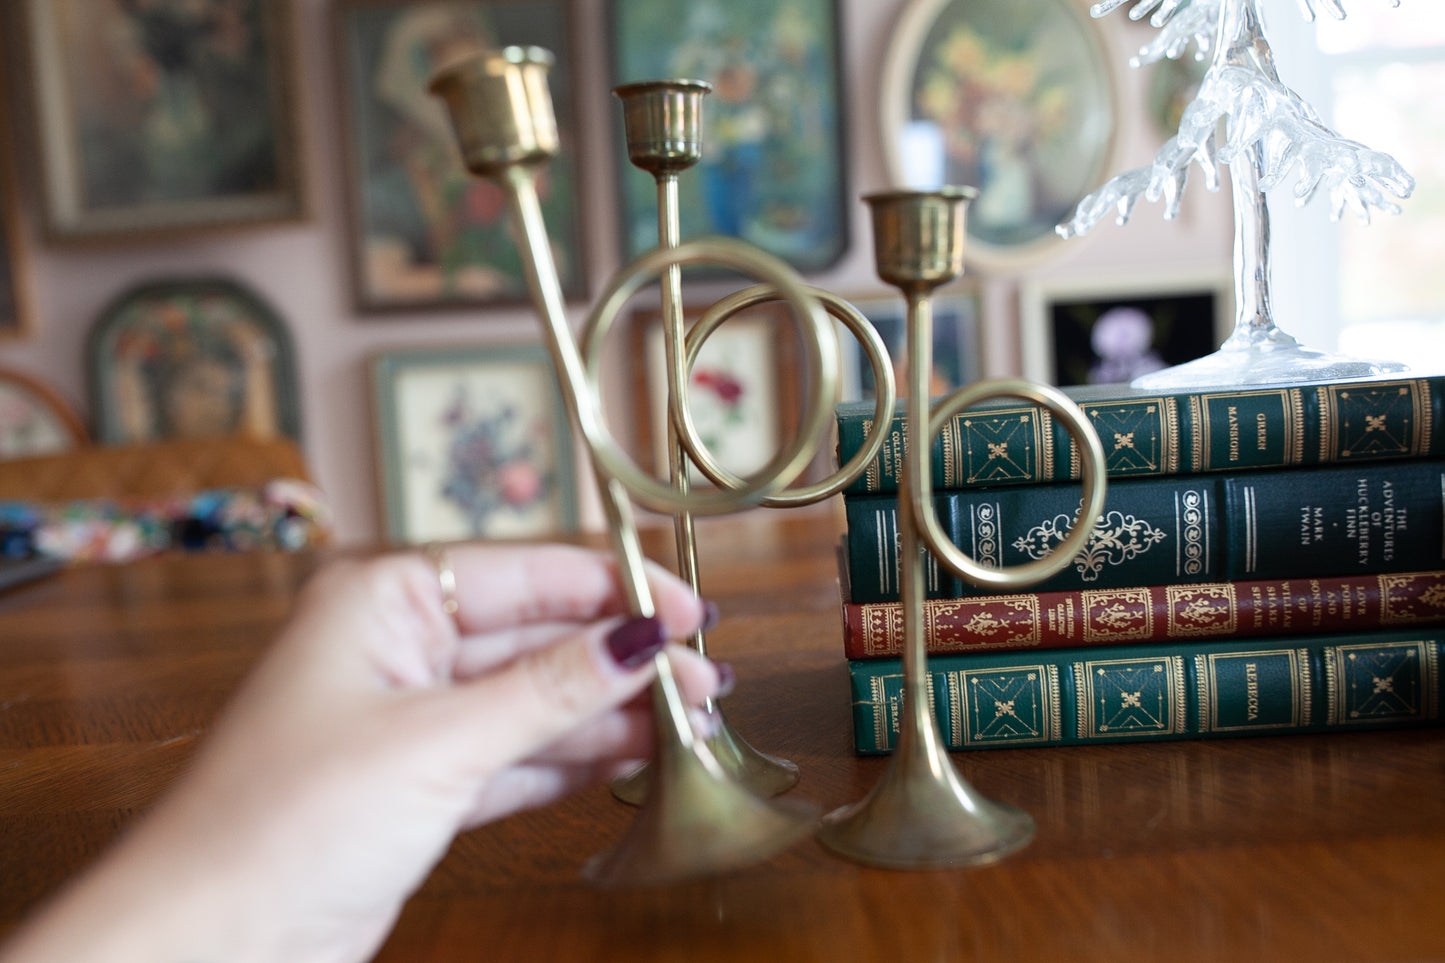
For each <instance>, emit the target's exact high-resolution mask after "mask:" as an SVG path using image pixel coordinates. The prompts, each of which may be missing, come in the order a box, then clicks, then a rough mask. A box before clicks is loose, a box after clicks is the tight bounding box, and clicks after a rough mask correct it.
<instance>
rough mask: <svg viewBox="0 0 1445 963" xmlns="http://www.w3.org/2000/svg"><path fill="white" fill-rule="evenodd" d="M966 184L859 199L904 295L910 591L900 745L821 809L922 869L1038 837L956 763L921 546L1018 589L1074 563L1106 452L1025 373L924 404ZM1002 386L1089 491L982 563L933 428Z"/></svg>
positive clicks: (852, 839) (877, 861)
mask: <svg viewBox="0 0 1445 963" xmlns="http://www.w3.org/2000/svg"><path fill="white" fill-rule="evenodd" d="M974 195H975V192H974V191H973V190H972V189H969V188H944V189H942V190H939V191H932V192H915V191H893V192H887V193H881V194H873V195H870V196H868V197H866V198H864V199H865V200H866V201H867V202H868V203H869V205H870V206H871V207H872V214H873V233H874V248H875V255H876V260H877V264H878V275H879V276H880V277H881V278H882V279H883V280H884V281H886V282H888V283H889V284H892V285H894V286H896V287H898V288H899V289H900V290H902V292H903V294H904V297H905V298H906V299H907V302H908V330H907V344H908V401H907V419H908V427H907V458H906V461H905V465H904V470H903V478H902V480H901V482H902V483H901V485H900V489H901V490H900V492H899V498H898V529H899V531H900V532H901V533H902V546H901V548H900V550H899V553H898V554H899V567H900V570H901V571H900V582H899V584H900V593H901V598H902V602H903V618H904V651H903V677H904V690H903V713H902V717H901V720H900V732H899V737H898V742H897V745H896V746H895V748H894V752H893V755H892V757H891V758H890V759H889V764H888V768H887V770H886V771H885V772H884V775H883V777H882V779H880V780H879V782H878V783H877V784H876V785H875V786H874V787H873V789H872V790H871V791H870V792H869V793H868V795H867V796H865V797H864V798H863V799H862V800H861V801H859V802H857V803H854V804H852V805H849V806H844V807H842V808H840V809H837V810H834V811H833V812H831V813H829V814H828V815H827V816H825V817H824V821H823V826H822V828H821V830H820V831H819V839H820V841H821V842H822V843H823V844H824V845H825V846H827V847H828V848H830V849H832V850H834V851H835V852H837V853H839V854H840V855H843V856H847V857H849V858H851V859H855V860H857V861H859V862H862V863H867V864H870V865H874V866H884V867H891V868H897V869H926V868H933V867H942V866H958V865H969V864H975V863H986V862H990V861H992V860H996V859H1000V858H1002V857H1003V856H1005V855H1007V854H1008V853H1010V852H1013V851H1014V850H1016V849H1019V848H1020V847H1022V846H1024V845H1026V844H1027V843H1028V842H1029V840H1030V839H1032V838H1033V832H1034V822H1033V819H1032V818H1031V817H1030V816H1029V815H1028V813H1026V812H1024V811H1023V810H1021V809H1018V808H1016V807H1014V806H1011V805H1008V804H1005V803H999V802H994V801H992V800H990V799H987V798H985V797H983V796H982V795H980V794H979V793H978V791H977V790H975V789H974V788H973V787H972V786H971V785H969V783H968V781H967V780H966V779H964V778H963V776H962V775H961V774H960V773H959V772H958V769H957V768H956V767H955V766H954V765H953V761H952V760H951V759H950V758H949V756H948V753H947V752H946V751H945V749H944V746H943V740H942V737H941V736H940V734H939V731H938V725H937V723H936V722H935V721H934V718H933V716H932V714H931V713H930V711H929V694H928V674H927V667H926V658H927V656H926V654H925V651H924V638H923V618H922V614H923V594H924V588H923V584H924V581H923V579H924V576H923V556H922V554H921V551H922V548H923V547H924V546H927V548H928V549H931V550H932V551H933V553H934V554H935V555H936V556H937V557H938V558H939V560H940V561H941V562H942V563H944V564H946V565H948V566H949V567H950V568H952V569H953V570H954V571H955V572H957V573H958V574H959V575H960V576H961V577H963V578H965V579H968V580H969V581H970V582H972V583H974V584H976V585H986V586H990V587H993V588H1019V587H1023V586H1026V585H1029V584H1032V583H1034V582H1037V581H1039V580H1041V579H1044V578H1047V577H1048V576H1050V575H1052V574H1054V573H1055V572H1057V571H1059V570H1060V569H1062V568H1064V567H1065V566H1066V565H1068V564H1069V563H1070V562H1071V561H1072V560H1073V558H1074V556H1075V555H1077V554H1078V552H1079V550H1080V549H1081V548H1082V547H1083V546H1084V544H1085V543H1086V542H1087V540H1088V538H1089V536H1090V535H1091V533H1092V531H1093V520H1094V519H1095V518H1097V517H1098V516H1099V514H1100V512H1101V511H1102V510H1103V506H1104V489H1105V481H1104V451H1103V446H1102V445H1100V443H1099V439H1098V436H1097V435H1096V434H1095V433H1094V430H1093V428H1092V427H1091V426H1090V425H1089V424H1088V422H1087V420H1086V419H1085V418H1084V415H1083V413H1082V412H1081V411H1080V410H1079V409H1078V407H1077V406H1076V405H1074V404H1073V402H1071V401H1070V400H1069V399H1068V398H1067V397H1066V396H1064V395H1063V394H1062V393H1061V392H1059V391H1057V390H1056V389H1053V388H1048V387H1045V386H1042V385H1035V384H1031V383H1029V382H1025V381H1019V380H1002V381H992V382H977V383H975V384H973V385H970V386H968V387H966V388H963V389H960V390H959V391H957V392H955V393H953V394H951V395H949V396H948V397H947V398H945V399H944V400H943V401H942V402H940V403H939V404H938V405H936V406H934V407H933V409H932V413H931V417H930V408H929V394H928V385H929V373H930V372H931V370H932V368H933V358H932V352H933V330H932V328H933V313H932V311H933V309H932V302H931V294H932V291H933V289H934V288H936V287H938V286H939V285H941V284H945V283H947V282H948V281H951V280H953V279H954V278H957V277H958V276H959V275H961V274H962V273H963V250H964V236H965V235H964V216H965V210H966V207H967V203H968V201H969V200H970V199H971V198H972V197H973V196H974ZM995 397H1017V398H1024V399H1027V400H1030V401H1033V402H1036V403H1038V404H1040V405H1043V406H1045V407H1047V408H1049V409H1050V410H1052V411H1053V412H1054V413H1055V414H1057V415H1058V416H1060V417H1061V418H1062V419H1063V421H1064V423H1065V425H1067V427H1068V430H1069V433H1070V434H1072V435H1073V436H1074V439H1075V441H1076V443H1077V445H1078V448H1079V451H1080V452H1082V453H1083V455H1084V457H1083V466H1084V468H1083V473H1084V494H1083V500H1082V502H1083V503H1082V505H1081V507H1080V509H1079V515H1078V517H1077V518H1076V520H1075V522H1074V526H1073V530H1072V531H1071V532H1070V533H1069V536H1068V537H1067V538H1066V539H1065V540H1064V542H1063V543H1062V544H1061V545H1060V546H1059V547H1058V548H1057V549H1056V550H1055V551H1054V552H1053V553H1052V554H1051V555H1049V556H1048V557H1047V558H1043V559H1039V560H1036V561H1033V562H1030V563H1028V564H1026V565H1022V566H1017V567H1014V568H1008V569H1000V568H985V567H983V566H981V565H979V564H978V563H977V562H975V561H974V560H973V559H971V558H969V557H968V556H967V555H965V554H964V553H963V552H961V551H959V550H958V548H957V547H956V546H954V545H953V543H952V542H951V541H950V540H949V538H948V535H947V534H946V533H945V532H944V530H943V527H942V526H941V525H940V524H939V521H938V514H937V511H936V510H935V508H934V506H933V473H932V470H931V466H930V459H931V444H932V439H933V436H934V435H936V434H937V433H938V432H939V431H940V430H941V429H942V427H943V425H944V424H945V422H946V421H947V420H948V419H949V418H951V417H952V416H953V415H955V414H956V413H958V412H959V411H962V410H963V409H965V408H968V407H969V406H971V405H975V404H977V403H978V402H980V401H983V400H985V399H988V398H995Z"/></svg>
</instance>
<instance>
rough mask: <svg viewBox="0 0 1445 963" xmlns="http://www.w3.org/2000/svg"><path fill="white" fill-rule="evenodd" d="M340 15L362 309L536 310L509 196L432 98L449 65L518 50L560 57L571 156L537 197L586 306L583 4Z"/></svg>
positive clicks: (563, 121)
mask: <svg viewBox="0 0 1445 963" xmlns="http://www.w3.org/2000/svg"><path fill="white" fill-rule="evenodd" d="M337 11H338V27H337V32H338V37H339V47H340V53H339V57H340V61H341V68H342V69H341V76H342V80H343V84H344V91H343V95H344V97H343V99H344V102H345V105H346V119H347V133H346V144H345V147H346V161H347V164H346V167H347V171H348V179H347V194H348V202H349V207H350V222H351V228H350V235H351V239H350V242H351V243H350V247H351V259H352V278H353V286H354V292H355V293H354V298H355V301H356V304H357V306H358V307H360V308H362V309H364V310H397V309H410V308H419V307H444V306H448V305H457V304H490V303H514V302H522V301H524V300H526V297H527V286H526V277H525V274H524V272H523V266H522V259H521V256H520V254H519V253H518V250H517V244H516V240H515V235H514V233H513V231H512V226H511V215H510V212H509V209H508V206H507V204H506V199H505V195H504V194H503V192H502V190H501V189H500V188H499V187H497V186H496V185H495V184H493V183H491V182H490V181H486V180H481V179H479V178H476V177H474V176H473V175H471V174H470V173H468V171H467V170H466V168H465V167H464V166H463V165H462V160H461V154H460V151H459V150H458V148H457V144H456V135H455V133H454V132H453V131H452V128H451V124H450V121H449V120H448V119H447V115H446V111H445V109H444V108H443V106H442V102H441V101H440V100H439V99H438V98H437V97H435V96H434V95H433V94H431V93H430V92H429V91H428V89H427V84H428V82H429V81H430V79H431V77H432V75H433V74H434V73H435V72H436V69H437V68H438V67H440V66H441V65H442V64H443V63H444V62H448V61H452V60H455V59H458V58H460V57H463V56H466V55H467V54H469V53H474V52H477V51H480V50H484V49H488V48H495V47H499V46H505V45H509V44H529V45H535V46H539V47H543V48H545V49H547V50H549V51H551V52H552V53H553V55H554V56H555V57H556V63H555V65H554V66H553V68H552V70H551V73H550V84H549V86H550V88H551V94H552V104H553V108H554V110H555V112H556V115H557V127H558V134H559V137H560V141H561V152H560V154H559V156H557V157H556V158H553V159H552V161H551V162H550V163H548V164H547V165H545V166H543V167H541V168H539V169H538V172H537V174H538V193H539V195H540V196H541V201H542V211H543V215H544V217H545V218H546V221H547V230H548V233H549V235H550V237H551V240H552V252H553V257H554V260H555V261H556V262H557V270H558V274H559V276H560V278H561V280H562V286H563V290H564V292H565V293H566V295H567V296H568V297H571V298H580V297H583V296H585V294H586V265H585V263H584V260H583V249H582V225H581V222H580V216H579V212H580V211H581V210H582V208H583V205H582V202H581V197H580V193H579V191H580V188H579V183H578V172H577V163H578V161H577V124H576V122H575V119H574V118H575V106H574V105H575V103H576V95H575V91H574V89H573V87H574V84H573V78H574V74H573V71H572V40H571V31H572V20H571V4H570V3H567V2H564V0H486V2H478V0H420V2H403V0H346V2H344V3H342V4H341V5H340V6H339V7H338V8H337ZM598 99H599V100H600V99H601V98H600V96H599V98H598ZM598 109H601V108H600V107H599V108H598Z"/></svg>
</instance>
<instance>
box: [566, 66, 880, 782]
mask: <svg viewBox="0 0 1445 963" xmlns="http://www.w3.org/2000/svg"><path fill="white" fill-rule="evenodd" d="M711 89H712V88H711V86H710V85H709V84H707V83H704V82H703V81H699V80H652V81H644V82H642V83H634V84H625V85H623V86H621V87H618V88H616V89H615V90H614V91H613V93H614V94H615V95H616V96H617V98H618V99H619V100H620V101H621V102H622V118H623V128H624V133H625V135H626V142H627V156H628V158H629V160H631V162H632V163H633V165H634V166H636V167H638V168H640V169H641V170H644V171H646V172H648V173H650V174H652V175H653V177H654V179H655V180H656V182H657V236H658V247H659V248H660V249H663V250H676V249H677V247H678V245H679V244H680V243H681V241H680V238H681V228H680V223H681V213H680V211H679V202H678V177H679V175H680V174H681V173H682V172H683V171H685V170H687V169H688V168H690V167H692V166H693V165H694V164H696V163H697V162H698V160H700V159H701V157H702V150H703V145H702V137H703V121H702V104H703V97H704V95H706V94H707V93H708V92H709V91H710V90H711ZM661 288H662V319H663V343H664V356H665V362H666V368H667V399H668V413H667V414H668V417H667V435H668V470H669V480H670V482H671V484H672V486H673V488H674V489H675V490H677V491H678V492H680V493H686V492H688V491H689V490H690V489H691V487H692V482H691V476H690V466H691V465H697V466H698V468H699V470H701V471H702V472H703V474H704V475H705V476H706V477H707V478H708V479H709V481H712V482H713V483H714V484H717V485H718V486H720V487H721V488H723V489H725V490H731V489H737V488H739V487H740V486H741V485H743V484H744V483H743V482H742V480H741V479H739V478H738V477H737V476H736V475H734V474H732V473H731V472H729V471H728V470H727V469H726V468H725V467H724V466H722V465H721V464H719V463H718V461H717V460H716V459H715V458H713V456H712V454H711V452H709V451H708V450H707V448H706V446H705V445H704V444H703V443H702V441H701V440H700V439H699V437H698V431H697V429H696V427H695V425H694V424H693V418H692V409H691V406H690V405H689V404H688V379H689V376H690V373H691V371H692V367H693V365H694V364H695V363H696V361H697V358H698V354H699V352H700V351H701V349H702V346H703V344H704V342H705V341H706V340H707V338H708V337H709V336H710V335H711V334H712V333H713V331H715V330H716V329H717V327H718V326H719V325H721V324H722V323H723V322H725V321H727V320H728V319H729V318H731V317H733V316H735V315H736V314H738V313H739V312H741V311H745V310H747V309H749V308H752V307H754V306H756V305H758V304H761V303H764V302H766V301H774V300H777V299H778V298H779V292H778V290H777V288H775V287H773V286H772V285H769V284H760V285H757V286H755V287H752V288H748V289H746V290H745V291H741V292H738V293H737V294H735V295H732V296H730V297H728V298H725V299H724V300H722V301H720V302H718V303H717V304H715V305H713V306H712V307H711V308H709V309H708V310H707V312H706V313H705V314H704V315H703V316H702V317H701V318H699V319H698V320H697V322H696V323H695V324H694V326H693V328H692V330H691V332H689V331H688V330H687V327H686V318H685V317H684V312H683V305H682V291H681V271H680V269H679V266H678V265H677V264H672V265H669V266H668V267H667V269H666V270H665V271H664V272H663V274H662V277H661ZM807 291H808V293H809V294H810V295H812V296H813V297H815V298H816V299H817V300H818V301H819V302H820V303H821V304H822V305H823V307H824V308H825V310H827V312H828V313H829V314H830V315H832V316H833V317H834V318H836V319H837V320H839V321H841V322H842V324H843V325H844V326H845V328H846V329H847V330H848V331H849V332H850V333H851V334H852V335H853V336H854V337H855V338H857V339H858V341H859V344H860V345H861V346H862V349H863V352H864V354H865V356H866V357H867V358H868V360H869V364H870V366H871V368H872V370H873V375H874V381H875V384H877V385H878V386H879V387H878V392H877V397H878V409H877V413H878V417H876V418H875V419H874V423H875V426H876V427H875V430H874V431H873V432H872V433H871V434H870V436H869V437H868V438H867V439H866V441H865V444H864V445H863V446H862V450H861V451H859V452H858V453H857V455H855V457H854V458H853V459H852V460H851V461H850V462H849V463H848V464H847V465H846V466H844V468H843V470H842V471H840V472H839V473H837V474H836V475H832V476H829V477H828V478H827V479H824V480H823V481H820V482H815V483H813V484H811V485H804V486H800V487H798V488H794V489H789V490H788V491H787V492H785V493H781V492H780V493H779V494H777V495H772V496H768V497H767V498H764V499H762V500H761V503H762V504H763V505H766V506H768V507H774V508H783V507H790V506H793V505H802V504H808V503H811V502H814V501H818V500H820V499H823V498H827V497H829V496H830V495H832V494H834V493H836V492H838V491H841V490H842V489H843V487H844V486H845V485H847V484H848V483H849V482H851V481H852V480H853V479H854V478H856V477H857V476H858V475H859V474H861V473H862V472H863V471H864V470H865V469H866V467H867V465H868V464H869V463H871V461H872V459H873V458H874V457H876V455H877V454H878V451H879V449H880V448H881V447H882V445H883V443H884V441H885V439H886V436H887V432H886V431H885V430H884V429H885V428H886V425H887V418H886V417H884V416H885V415H886V414H887V413H889V412H891V411H892V408H893V402H894V398H895V388H894V383H893V369H892V366H891V365H890V364H889V363H888V352H887V349H886V348H885V347H884V344H883V341H882V339H881V338H880V337H879V336H878V333H877V331H876V330H875V329H874V328H873V326H872V325H871V324H870V323H868V321H867V319H866V318H864V317H863V315H861V314H859V313H858V311H857V310H856V309H854V308H853V307H852V305H849V304H848V303H847V302H845V301H843V300H841V299H839V298H837V297H835V296H833V295H831V294H828V293H827V292H825V291H821V290H818V289H816V288H808V289H807ZM592 333H594V334H595V330H593V331H592ZM583 352H584V354H587V355H589V356H595V355H596V354H597V353H600V346H599V345H596V344H594V343H592V341H591V340H590V339H589V341H587V342H586V343H584V346H583ZM673 521H674V531H675V536H676V543H677V552H678V569H679V571H680V572H681V573H682V574H683V577H684V578H686V579H687V581H688V583H689V584H690V585H692V587H693V589H694V590H695V591H698V592H699V593H700V594H701V591H702V586H701V574H700V571H699V568H698V551H697V536H696V531H695V528H694V525H693V517H692V513H691V512H688V511H685V510H684V511H681V512H679V513H677V514H676V515H675V516H674V519H673ZM692 645H693V647H694V648H695V649H697V651H698V652H701V653H704V654H706V652H707V641H706V638H705V634H704V632H703V631H702V630H699V631H698V632H697V633H696V634H695V635H694V636H693V639H692ZM707 710H708V711H709V712H710V713H713V714H715V715H716V716H717V733H716V735H714V736H713V737H712V738H711V739H709V740H708V747H709V748H710V749H711V750H712V752H713V755H714V756H715V757H716V758H717V759H718V761H719V763H720V764H721V765H722V766H723V768H724V769H726V770H727V771H728V772H729V773H730V774H731V775H732V776H734V777H735V778H737V779H738V780H739V781H741V782H742V783H743V784H744V785H746V786H747V787H748V788H750V789H752V790H753V791H754V792H757V793H760V794H763V795H776V794H778V793H781V792H784V791H786V790H788V789H790V788H792V786H793V785H794V784H795V783H796V782H797V781H798V767H797V766H796V765H794V764H793V763H792V762H790V761H788V760H786V759H781V758H779V757H777V756H772V755H769V754H767V753H764V752H760V751H759V750H757V749H755V748H754V747H753V746H752V745H750V744H749V743H748V742H747V741H746V740H745V739H743V737H742V736H741V735H740V734H739V733H738V732H737V731H736V730H735V729H734V728H733V727H732V725H731V724H730V723H729V722H728V721H727V719H726V717H725V716H724V715H723V714H722V711H721V709H720V708H719V707H718V706H717V705H716V704H715V703H712V702H711V701H710V702H709V703H708V706H707ZM649 770H650V767H649V766H643V767H642V768H640V769H638V770H636V771H635V772H633V773H629V774H628V775H626V776H624V777H622V778H620V779H618V780H616V781H614V783H613V785H612V791H613V794H614V795H616V796H617V797H618V798H619V799H622V800H623V801H625V802H630V803H640V802H641V801H642V800H643V799H644V798H645V797H646V793H647V784H648V773H649Z"/></svg>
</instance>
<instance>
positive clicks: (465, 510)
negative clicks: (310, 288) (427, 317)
mask: <svg viewBox="0 0 1445 963" xmlns="http://www.w3.org/2000/svg"><path fill="white" fill-rule="evenodd" d="M371 383H372V405H373V412H374V415H375V427H376V452H377V462H378V471H379V475H380V481H381V485H380V489H381V501H382V514H383V517H384V521H385V529H386V534H387V537H388V538H389V539H390V540H391V541H393V542H397V543H402V544H410V543H416V542H427V541H447V540H454V539H463V538H530V537H540V536H548V535H555V534H558V533H561V532H569V531H572V530H574V529H575V528H576V527H577V494H576V481H575V478H574V469H573V447H572V435H571V431H570V430H569V427H568V421H567V414H566V410H565V408H564V407H563V402H562V394H561V389H560V388H559V386H558V384H557V375H556V369H555V368H554V367H553V365H552V360H551V358H550V356H549V355H548V354H547V352H546V351H545V350H544V349H543V348H542V347H541V346H540V345H537V344H511V345H470V346H448V347H429V348H416V349H405V350H398V351H390V352H387V353H385V354H381V355H377V356H376V357H374V358H373V359H372V362H371Z"/></svg>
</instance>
